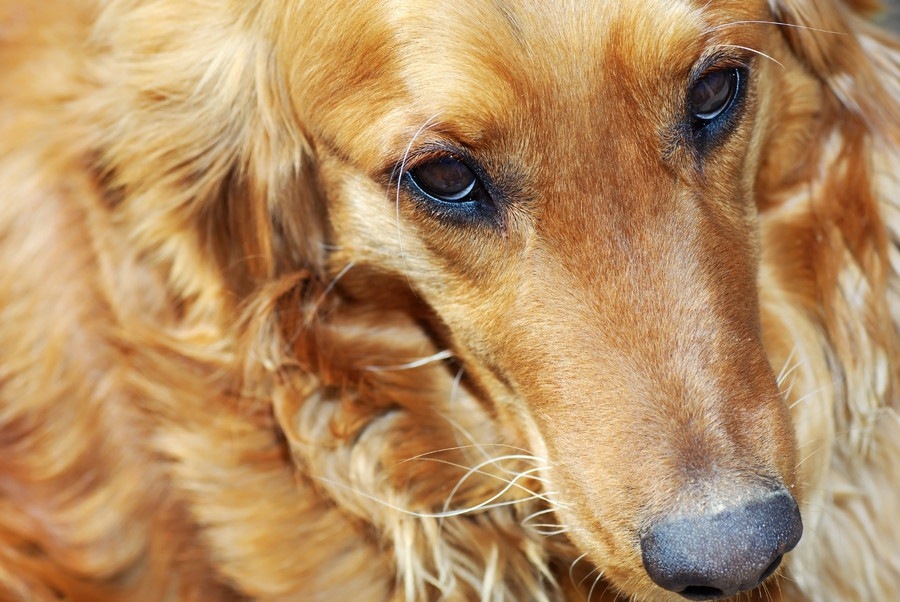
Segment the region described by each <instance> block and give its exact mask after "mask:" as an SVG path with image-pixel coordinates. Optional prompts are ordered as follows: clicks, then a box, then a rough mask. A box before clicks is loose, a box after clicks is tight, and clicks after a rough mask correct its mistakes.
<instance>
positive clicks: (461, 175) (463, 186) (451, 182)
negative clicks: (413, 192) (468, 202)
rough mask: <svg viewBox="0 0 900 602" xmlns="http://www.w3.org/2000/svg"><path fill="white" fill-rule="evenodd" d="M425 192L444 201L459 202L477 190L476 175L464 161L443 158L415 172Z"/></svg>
mask: <svg viewBox="0 0 900 602" xmlns="http://www.w3.org/2000/svg"><path fill="white" fill-rule="evenodd" d="M414 171H415V173H414V177H415V178H416V179H417V180H418V182H419V184H420V186H421V187H422V188H423V189H425V192H427V193H429V194H431V195H432V196H435V197H437V198H438V199H440V200H442V201H459V200H462V199H464V198H465V197H466V196H467V195H468V194H469V193H470V192H472V189H473V188H475V182H476V178H475V174H473V173H472V171H471V170H470V169H469V168H468V167H466V166H465V164H464V163H463V162H462V161H459V160H457V159H454V158H452V157H443V158H441V159H437V160H436V161H432V162H431V163H428V164H427V165H423V166H422V167H419V168H417V169H415V170H414Z"/></svg>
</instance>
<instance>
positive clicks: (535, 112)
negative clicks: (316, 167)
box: [307, 0, 768, 171]
mask: <svg viewBox="0 0 900 602" xmlns="http://www.w3.org/2000/svg"><path fill="white" fill-rule="evenodd" d="M360 6H365V7H366V8H360ZM355 10H358V11H360V14H358V15H356V16H357V17H359V18H358V19H357V20H356V21H354V23H356V24H355V25H352V27H354V28H358V30H357V31H354V32H350V34H352V35H350V34H347V35H349V36H350V37H349V38H347V39H345V40H343V41H341V42H340V43H335V42H328V41H325V42H323V43H322V44H321V47H322V48H324V49H326V50H325V52H326V53H327V55H328V59H327V61H328V62H329V63H331V62H332V61H336V62H335V64H333V65H330V66H329V67H327V68H325V69H322V70H320V71H321V72H323V73H325V72H327V73H330V74H331V75H332V76H334V80H335V81H334V82H332V84H330V85H329V86H328V90H329V93H328V97H327V98H326V97H323V98H322V99H321V100H319V101H318V102H316V103H315V104H316V105H318V106H319V107H321V108H322V109H324V111H322V113H321V114H320V115H317V116H316V117H314V118H313V120H318V118H319V117H321V116H322V115H324V114H326V113H329V114H331V113H333V119H332V121H333V123H334V124H335V126H334V127H329V126H327V125H326V126H325V127H324V129H326V130H330V132H329V136H332V137H334V138H340V137H341V136H347V137H348V139H347V140H346V141H343V142H341V141H339V140H335V142H336V144H337V146H339V147H340V148H342V149H344V151H345V152H348V153H349V154H350V155H354V154H356V155H357V156H356V157H353V158H354V159H356V162H357V163H360V164H361V163H367V165H366V167H367V168H369V169H372V170H373V171H374V170H375V168H376V163H375V162H376V161H377V160H383V159H385V157H384V154H383V153H381V152H375V149H386V148H390V149H394V151H395V152H396V150H397V149H402V148H405V146H406V145H407V143H408V142H409V141H410V139H411V137H413V136H414V135H416V134H417V132H419V131H420V130H421V128H422V126H423V124H425V123H426V122H428V123H429V124H430V125H431V126H434V127H432V129H434V130H443V132H444V133H445V134H447V135H449V136H450V137H452V138H454V139H456V140H457V141H458V142H460V143H462V144H465V145H471V146H475V147H477V146H478V145H479V144H480V143H481V142H482V141H484V140H487V141H488V142H486V143H485V144H491V143H492V141H495V140H496V139H497V137H498V136H502V135H503V133H504V132H511V131H515V132H516V133H517V134H516V135H517V136H520V135H521V134H522V133H523V132H527V131H532V130H533V131H541V128H534V127H533V128H529V127H524V128H523V127H521V126H522V125H523V124H532V125H535V124H537V123H538V121H539V120H541V119H543V120H545V121H547V122H553V123H555V124H565V123H566V122H567V120H568V121H571V123H569V126H570V127H569V128H568V129H569V130H570V131H572V132H586V131H591V130H592V129H593V130H596V129H597V126H598V123H599V124H600V125H602V123H601V122H602V120H603V119H606V120H608V123H613V124H615V122H616V120H618V121H621V120H622V118H623V117H627V116H628V115H629V114H633V112H634V111H635V110H636V108H638V107H637V105H636V104H635V103H634V102H631V101H632V100H633V99H634V98H636V97H639V98H641V99H644V100H645V101H644V102H643V103H641V104H640V108H642V109H643V110H644V111H645V112H646V113H647V114H648V116H649V117H650V118H651V119H653V118H654V113H660V114H662V112H663V111H662V109H663V108H662V107H659V106H658V105H657V104H656V100H657V97H658V96H662V95H661V94H660V93H659V90H661V89H667V90H676V89H679V87H683V85H684V81H685V79H686V77H687V74H688V73H689V71H690V70H691V68H692V66H693V65H694V64H695V63H696V61H697V60H698V58H699V57H700V56H701V54H702V53H703V52H704V51H705V50H707V49H708V48H709V47H710V46H711V45H713V44H715V43H719V42H723V41H725V42H730V43H732V44H735V45H741V44H748V45H753V43H754V42H752V41H748V40H745V39H742V38H741V35H742V33H741V32H747V31H751V30H753V29H752V28H748V27H742V26H741V25H742V24H744V23H751V22H754V21H758V20H760V19H764V18H766V15H767V14H768V11H767V10H766V7H765V3H764V2H763V1H762V0H753V1H748V2H734V1H731V0H729V1H721V0H719V1H716V0H710V1H706V0H595V1H587V0H560V1H558V2H539V1H535V0H459V1H456V2H449V3H448V2H443V1H437V0H417V1H416V2H411V1H409V0H388V1H387V2H384V3H375V4H367V5H358V6H357V8H356V9H355ZM354 14H355V13H354ZM330 31H331V32H332V35H333V34H334V33H335V32H334V30H330ZM757 31H758V30H757ZM344 33H346V32H344ZM341 35H342V36H343V34H341ZM351 39H352V40H356V41H354V42H353V43H348V41H349V40H351ZM317 46H318V45H317ZM348 48H349V49H352V50H353V51H354V53H353V54H347V53H346V52H345V50H346V49H348ZM336 57H340V60H339V59H338V58H336ZM314 62H318V61H314ZM345 75H346V77H345ZM344 79H346V80H347V81H343V80H344ZM307 89H309V87H308V86H307ZM670 97H671V95H670ZM344 99H346V102H345V100H344ZM674 100H675V99H674V98H673V101H674ZM585 106H589V107H592V110H591V111H585V110H584V108H585ZM591 120H594V121H593V122H592V121H591ZM598 120H599V122H598ZM575 121H578V123H576V122H575ZM349 123H353V124H354V127H353V128H348V127H346V125H347V124H349ZM348 132H350V133H348ZM351 134H352V138H351V137H350V136H351ZM518 142H521V141H518ZM379 155H380V156H379ZM377 167H383V165H377Z"/></svg>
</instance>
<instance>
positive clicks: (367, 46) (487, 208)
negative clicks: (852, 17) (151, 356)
mask: <svg viewBox="0 0 900 602" xmlns="http://www.w3.org/2000/svg"><path fill="white" fill-rule="evenodd" d="M263 4H264V6H263V7H262V8H260V9H259V10H250V9H240V10H241V11H242V12H241V15H240V19H234V20H229V19H225V18H223V22H228V27H225V26H223V33H222V35H231V34H233V31H234V30H235V29H236V27H237V26H236V25H234V24H235V23H238V22H240V27H241V32H242V35H241V36H232V41H233V42H234V44H233V45H232V46H233V48H234V56H233V57H232V58H233V59H234V60H235V63H234V65H232V66H230V67H225V66H224V65H225V63H226V62H227V61H224V60H222V61H221V63H222V64H219V63H216V62H215V61H211V60H210V61H207V62H205V63H202V64H200V66H199V67H192V66H189V67H187V69H188V71H190V70H191V69H193V70H194V71H196V73H197V74H198V77H196V78H194V79H191V77H190V76H189V75H183V76H182V75H180V74H173V75H172V76H171V77H172V78H173V81H176V80H177V81H181V79H184V80H185V81H188V80H190V81H199V82H200V83H195V91H197V90H205V89H207V88H208V91H209V92H210V94H209V95H208V96H209V97H216V98H218V100H217V102H218V103H219V104H218V105H216V106H217V107H219V108H218V109H216V110H212V109H210V110H209V111H208V112H207V114H206V116H205V119H206V122H208V123H212V122H215V121H217V119H219V118H221V123H222V125H221V127H219V128H218V129H215V128H213V129H212V131H211V133H210V134H208V136H209V139H208V140H205V141H204V140H199V138H198V134H196V132H195V131H194V129H195V123H194V122H192V121H191V120H184V122H183V123H179V125H178V129H179V131H182V132H183V134H184V138H183V139H193V140H195V143H194V145H193V147H192V148H190V149H189V150H188V151H183V153H182V154H184V155H185V157H186V160H185V161H184V162H183V163H184V164H189V163H193V164H195V165H199V164H200V163H202V162H201V161H199V160H197V159H196V158H195V157H197V156H203V154H204V153H207V152H209V151H210V149H213V150H214V153H213V154H212V156H213V157H227V158H226V159H223V160H222V161H221V164H220V163H216V162H215V161H214V160H208V161H206V163H205V164H203V168H204V169H205V170H206V171H205V172H204V173H226V172H228V173H229V174H230V179H229V180H228V185H229V189H230V190H232V191H234V190H241V191H243V192H244V193H246V195H247V196H248V197H249V198H253V199H256V200H257V205H258V206H255V207H254V208H246V207H244V208H242V209H235V207H236V206H238V205H239V204H240V202H242V201H241V195H240V194H237V193H235V194H233V196H230V197H229V200H230V205H229V208H228V209H227V211H228V215H229V216H230V217H229V219H228V220H227V223H228V227H227V228H226V231H222V232H219V233H216V234H212V235H211V239H212V240H213V241H215V240H219V238H222V237H223V236H224V235H229V236H237V237H239V238H241V240H243V241H252V242H250V243H245V247H244V248H242V249H241V250H240V251H233V250H230V249H231V248H232V247H231V246H229V244H227V243H217V244H213V245H211V248H212V249H213V251H214V255H216V260H217V261H219V263H220V264H221V265H224V266H228V267H229V268H232V267H233V266H234V265H235V261H234V259H235V255H236V254H239V255H241V256H242V257H249V258H250V260H248V261H246V262H245V263H244V264H242V265H246V266H248V267H247V270H248V271H247V273H246V274H244V275H243V276H241V278H239V280H240V281H241V283H240V285H235V289H236V290H240V289H241V288H242V287H243V288H246V287H248V286H251V285H250V284H248V283H252V281H253V280H254V279H259V278H264V277H266V276H267V275H271V274H273V273H277V272H278V271H279V270H282V271H283V270H290V269H297V268H301V267H302V268H305V269H312V270H313V271H315V272H318V273H319V274H320V276H321V278H323V279H324V280H325V281H328V280H330V279H333V278H335V277H336V276H337V275H338V274H339V273H340V274H341V275H342V278H341V280H340V282H339V283H338V288H339V290H340V292H341V294H342V295H344V296H345V297H347V298H349V299H355V300H359V301H360V302H365V303H369V304H378V305H382V306H390V307H393V308H397V307H400V308H404V307H409V308H413V307H415V308H417V309H416V311H419V309H418V308H421V307H423V306H424V307H425V308H426V309H427V312H425V313H424V314H420V315H427V316H429V317H428V318H427V320H430V322H429V326H428V327H429V329H430V330H431V332H433V333H434V335H435V337H438V338H440V339H441V340H442V341H443V343H445V344H448V345H449V346H450V347H451V348H452V350H453V352H454V354H455V355H456V356H457V357H458V358H459V359H460V361H461V363H462V365H463V366H464V368H465V371H466V374H467V376H468V378H469V379H470V381H471V383H470V384H471V387H472V389H473V390H475V391H478V394H479V395H480V396H481V397H482V398H483V400H484V402H485V403H486V404H488V405H489V406H490V408H491V411H492V412H493V413H494V414H495V415H496V416H497V419H498V420H502V421H506V422H507V423H508V424H512V425H514V426H515V428H516V429H517V430H518V432H519V433H520V434H521V437H522V440H523V441H525V442H527V444H528V445H529V446H530V447H531V448H532V450H533V451H534V452H535V453H537V454H539V455H542V456H544V457H546V458H547V459H548V461H549V462H550V464H551V465H552V467H553V468H552V470H551V471H550V473H549V474H550V479H551V481H552V484H551V485H550V486H549V488H550V489H553V490H554V491H556V492H558V499H559V501H560V503H559V506H558V512H559V514H560V515H561V516H560V518H561V520H562V521H563V522H565V523H566V524H567V525H568V526H569V536H570V537H571V539H572V540H573V541H574V542H575V543H576V544H577V545H578V547H579V548H581V550H583V551H584V552H585V553H586V554H587V555H588V557H589V558H590V560H591V561H593V562H594V563H595V564H596V565H597V567H599V570H600V571H602V574H603V575H604V577H605V578H607V579H608V580H610V581H611V582H612V583H613V584H614V585H615V586H616V587H617V588H618V589H620V590H621V591H623V592H625V593H627V594H630V595H635V596H642V597H647V598H656V599H668V596H673V597H674V594H667V593H666V590H668V591H669V592H677V593H679V594H682V595H684V596H687V597H690V598H693V599H708V598H718V597H723V596H729V595H732V594H734V593H735V592H737V591H739V590H746V589H750V588H754V587H756V586H757V585H758V584H759V583H760V582H761V581H762V580H764V579H765V578H766V577H767V576H768V575H769V574H771V573H772V571H774V570H775V568H776V567H777V566H778V563H779V561H780V559H781V556H782V555H783V554H784V553H785V552H787V551H789V550H790V549H791V548H792V547H793V546H794V545H795V544H796V543H797V542H798V539H799V537H800V533H801V523H800V517H799V511H798V506H797V500H799V499H800V498H801V496H802V492H801V491H800V489H801V488H800V486H799V483H800V482H801V480H800V479H799V477H798V474H797V471H796V466H797V462H798V456H797V452H796V445H795V440H794V429H793V426H792V422H791V416H790V414H789V411H788V409H787V406H786V404H785V403H784V401H783V398H782V394H781V391H780V390H779V387H778V384H777V382H776V377H775V374H774V373H773V369H772V367H771V366H770V361H769V357H768V355H767V352H766V348H765V347H764V341H763V333H762V328H761V317H760V306H759V301H758V298H759V293H758V289H757V277H758V267H759V262H760V253H761V251H760V243H759V231H758V230H759V226H758V224H759V216H760V213H761V211H763V210H764V209H766V207H767V203H774V202H775V201H774V200H773V199H776V198H779V197H777V194H776V193H777V192H778V191H780V190H782V189H783V188H786V187H789V186H790V185H792V183H794V182H796V181H798V180H800V179H802V178H803V177H804V172H803V170H804V169H808V167H804V166H808V165H810V164H811V163H812V161H811V160H810V159H809V157H810V156H814V155H815V153H816V152H817V151H816V150H814V149H813V150H810V149H809V146H810V144H811V142H812V141H814V140H818V138H817V137H818V136H819V135H820V134H819V132H818V129H819V128H821V127H823V124H826V123H830V122H829V120H833V118H834V116H835V115H837V114H838V112H839V111H841V110H843V109H842V108H841V106H840V105H841V103H842V102H843V103H844V104H850V103H847V102H846V101H847V99H849V98H856V99H857V100H858V101H859V102H858V103H857V104H860V105H861V104H863V103H864V102H865V100H864V99H865V94H861V93H859V92H858V91H854V90H847V89H845V90H844V92H845V94H844V96H845V98H842V99H841V98H838V97H837V96H836V95H834V94H832V93H831V92H829V91H828V90H829V89H832V88H829V84H828V82H829V81H833V82H837V84H836V85H835V86H833V89H836V90H838V91H839V92H840V86H841V85H843V84H845V83H846V81H845V80H844V79H842V78H841V73H842V70H841V69H842V67H841V64H839V63H836V62H835V60H836V59H835V57H837V56H839V55H840V56H843V55H844V54H846V53H848V52H850V53H851V54H849V55H847V56H857V55H858V54H859V53H858V48H856V47H854V46H853V44H854V41H853V38H852V37H850V36H844V35H843V34H842V33H840V32H837V33H833V34H825V33H822V30H824V29H831V30H839V29H840V28H841V27H843V26H844V21H843V20H842V19H840V18H837V16H836V15H840V14H841V13H842V11H844V10H845V9H842V8H840V7H838V6H836V5H835V6H832V5H831V4H829V5H828V6H827V8H825V9H822V10H819V9H817V8H815V7H813V4H812V3H803V2H797V3H784V4H783V3H780V2H774V1H773V2H770V3H768V4H767V3H765V2H762V1H758V2H734V1H722V2H705V1H698V2H690V1H689V0H678V1H675V2H673V1H670V0H665V1H664V0H642V1H625V2H621V1H611V2H547V3H541V2H519V1H516V0H498V1H490V2H485V1H474V0H473V1H463V2H451V3H447V2H430V1H425V2H415V3H413V2H407V1H405V0H391V1H388V2H346V3H343V4H342V5H340V6H339V7H335V6H332V4H330V3H317V2H306V3H302V2H301V3H284V2H275V1H273V2H269V3H263ZM320 4H321V5H320ZM270 5H271V6H270ZM817 6H818V4H817ZM197 10H200V9H197ZM235 10H238V9H235ZM806 20H808V22H807V21H806ZM185 21H186V22H190V20H189V19H187V18H186V19H185ZM786 21H791V23H790V25H791V27H792V28H795V29H797V31H794V30H793V29H792V30H790V31H786V28H787V26H786V25H783V23H785V22H786ZM806 26H814V27H816V29H815V30H809V29H802V28H803V27H806ZM176 27H180V26H179V25H176ZM811 31H818V32H819V33H818V34H816V35H815V36H813V35H812V34H811V33H810V32H811ZM228 32H231V33H228ZM216 35H218V32H216V31H213V29H211V30H210V31H209V32H205V33H204V32H198V33H197V37H203V36H207V37H209V38H210V39H212V38H215V37H216ZM829 35H830V36H832V38H834V39H836V40H837V41H828V42H823V41H822V40H823V37H824V36H829ZM828 39H829V40H831V38H828ZM851 51H856V54H853V53H852V52H851ZM841 53H844V54H841ZM248 57H252V60H249V59H248ZM841 60H844V59H841ZM235 65H238V66H235ZM217 70H219V71H220V72H221V73H220V75H219V76H218V77H217V78H214V77H211V76H210V73H214V72H217ZM242 70H243V71H242ZM248 74H249V75H248ZM247 79H250V80H254V81H257V85H256V87H255V88H253V87H249V88H248V87H246V86H244V87H243V88H240V87H239V86H236V85H234V82H244V81H246V80H247ZM260 82H264V83H260ZM217 86H218V87H221V89H217ZM845 88H846V86H845ZM236 107H237V108H236ZM261 107H262V109H261ZM234 111H238V112H241V115H242V116H244V117H247V118H246V119H243V120H242V123H243V127H242V128H239V127H232V126H229V125H228V124H230V123H234V122H235V120H234V119H233V117H229V115H233V113H234ZM217 115H218V116H219V117H217ZM169 117H170V115H169V114H165V115H161V117H160V118H161V119H162V118H169ZM169 129H170V130H171V129H172V128H171V127H170V128H169ZM209 130H210V129H209V128H207V131H209ZM213 139H214V141H213ZM224 147H231V149H233V150H229V151H228V152H227V153H225V152H223V148H224ZM191 153H192V154H191ZM141 160H142V159H141V158H139V157H135V158H134V160H133V161H132V164H139V163H140V162H141ZM229 162H233V163H235V164H240V165H241V166H242V167H241V169H238V170H232V171H230V172H229V171H228V165H231V164H232V163H229ZM298 164H299V165H302V167H301V168H300V169H299V170H298V169H297V165H298ZM197 171H198V172H199V168H198V169H197ZM182 175H183V176H184V177H181V178H175V177H171V180H172V182H173V183H177V184H179V185H182V188H183V181H184V180H185V179H186V177H187V176H188V175H190V174H182ZM166 177H168V176H166ZM195 179H196V178H195ZM198 181H202V180H198ZM174 186H175V184H173V187H174ZM301 189H302V190H301ZM198 191H199V192H201V193H204V194H205V192H204V191H203V190H199V185H195V186H194V188H192V192H193V193H197V192H198ZM213 192H214V193H215V194H211V196H215V197H216V198H221V194H220V193H221V190H219V189H217V190H216V191H213ZM185 205H186V203H182V204H181V205H177V204H176V203H174V202H173V203H172V210H171V211H170V212H169V215H176V211H175V209H178V210H179V211H182V212H184V207H185ZM310 207H315V209H310ZM221 211H223V210H219V213H216V211H215V210H212V211H210V210H208V209H207V211H206V213H205V214H204V215H206V216H207V218H208V216H210V215H211V216H213V217H215V216H216V215H219V216H221V215H222V213H221ZM178 215H181V214H178ZM197 215H200V213H199V211H198V212H197V213H195V218H196V216H197ZM273 216H274V217H273ZM209 223H213V222H212V221H210V222H209ZM217 237H218V238H217ZM322 243H324V244H322ZM272 249H277V251H278V252H277V253H275V252H273V251H272ZM163 250H164V249H163ZM173 253H174V251H173ZM274 257H277V259H272V258H274ZM267 258H269V259H267ZM172 265H173V266H174V268H177V267H178V266H179V265H180V264H179V262H178V261H177V258H176V259H173V260H172ZM347 266H352V267H351V268H350V269H346V268H347ZM175 272H177V269H176V270H175ZM177 276H178V274H177V273H175V276H174V277H175V278H176V279H177ZM190 286H192V285H191V284H190V283H187V280H186V283H185V284H184V288H185V289H190ZM196 288H197V290H202V289H204V288H205V286H201V285H197V287H196Z"/></svg>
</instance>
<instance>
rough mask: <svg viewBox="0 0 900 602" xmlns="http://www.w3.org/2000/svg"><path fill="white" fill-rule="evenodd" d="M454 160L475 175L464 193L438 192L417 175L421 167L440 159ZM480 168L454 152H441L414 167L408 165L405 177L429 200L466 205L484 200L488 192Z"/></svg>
mask: <svg viewBox="0 0 900 602" xmlns="http://www.w3.org/2000/svg"><path fill="white" fill-rule="evenodd" d="M446 160H453V161H458V162H459V163H461V164H462V165H463V166H464V167H465V168H466V169H468V170H469V172H470V173H471V174H472V176H473V177H474V181H473V182H472V184H471V185H470V186H469V187H468V190H467V191H466V192H465V193H464V194H460V195H454V196H452V197H444V196H442V195H440V194H437V193H436V192H435V191H433V190H429V186H428V185H427V184H424V183H423V182H421V181H420V180H421V179H422V178H421V177H419V176H417V175H416V172H417V171H419V170H420V169H422V168H424V167H427V166H428V165H432V164H434V163H437V162H439V161H446ZM479 171H481V170H480V169H477V168H476V169H473V167H472V165H470V162H469V161H466V160H465V159H463V158H461V157H459V156H457V155H456V154H454V153H441V154H437V155H434V156H431V157H429V158H428V159H426V160H421V161H417V162H416V164H415V165H413V166H412V167H408V168H406V169H405V171H404V173H403V177H404V178H405V179H406V181H407V182H408V183H409V184H410V185H412V187H413V188H415V190H416V192H418V193H419V194H421V195H423V196H425V197H427V198H428V199H429V200H431V201H433V202H435V203H441V204H444V205H465V204H466V203H480V202H483V201H484V197H485V196H486V192H485V189H484V184H483V180H482V178H481V177H480V176H479V173H478V172H479Z"/></svg>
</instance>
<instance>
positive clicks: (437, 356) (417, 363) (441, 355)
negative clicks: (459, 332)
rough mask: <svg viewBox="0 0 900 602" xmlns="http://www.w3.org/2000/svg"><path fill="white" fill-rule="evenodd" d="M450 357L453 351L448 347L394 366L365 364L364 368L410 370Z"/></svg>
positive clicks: (375, 370) (369, 369)
mask: <svg viewBox="0 0 900 602" xmlns="http://www.w3.org/2000/svg"><path fill="white" fill-rule="evenodd" d="M452 357H453V352H452V351H450V350H449V349H445V350H444V351H438V352H437V353H434V354H432V355H429V356H427V357H423V358H419V359H417V360H414V361H411V362H407V363H405V364H396V365H394V366H366V367H365V370H367V371H369V372H384V371H387V370H411V369H413V368H421V367H422V366H426V365H428V364H430V363H432V362H439V361H442V360H447V359H450V358H452Z"/></svg>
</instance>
